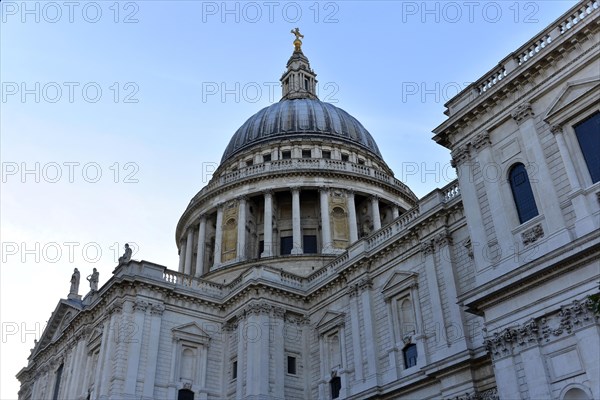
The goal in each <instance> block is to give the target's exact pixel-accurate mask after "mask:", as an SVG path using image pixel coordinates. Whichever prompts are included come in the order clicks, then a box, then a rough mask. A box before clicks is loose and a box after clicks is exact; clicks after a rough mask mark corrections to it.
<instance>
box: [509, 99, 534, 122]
mask: <svg viewBox="0 0 600 400" xmlns="http://www.w3.org/2000/svg"><path fill="white" fill-rule="evenodd" d="M510 115H511V117H513V119H514V120H515V121H516V122H517V124H520V123H521V122H523V121H525V120H526V119H528V118H529V117H533V115H534V114H533V109H532V108H531V103H529V102H524V103H521V104H520V105H519V106H517V108H515V109H514V110H513V111H512V112H511V113H510Z"/></svg>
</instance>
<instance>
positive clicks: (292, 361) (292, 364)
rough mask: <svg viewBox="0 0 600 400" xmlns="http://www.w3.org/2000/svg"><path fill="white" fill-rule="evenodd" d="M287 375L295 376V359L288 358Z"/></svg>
mask: <svg viewBox="0 0 600 400" xmlns="http://www.w3.org/2000/svg"><path fill="white" fill-rule="evenodd" d="M287 373H288V374H290V375H296V357H293V356H288V358H287Z"/></svg>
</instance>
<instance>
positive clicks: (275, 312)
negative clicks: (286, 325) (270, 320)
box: [273, 307, 285, 319]
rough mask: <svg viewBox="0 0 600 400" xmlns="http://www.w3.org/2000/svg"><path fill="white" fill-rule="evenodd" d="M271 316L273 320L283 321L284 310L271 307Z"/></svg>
mask: <svg viewBox="0 0 600 400" xmlns="http://www.w3.org/2000/svg"><path fill="white" fill-rule="evenodd" d="M273 316H274V317H275V318H280V319H284V318H285V308H282V307H273Z"/></svg>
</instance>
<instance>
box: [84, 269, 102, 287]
mask: <svg viewBox="0 0 600 400" xmlns="http://www.w3.org/2000/svg"><path fill="white" fill-rule="evenodd" d="M99 276H100V273H99V272H98V270H96V268H94V272H92V274H91V275H88V277H87V278H86V279H87V280H88V281H89V282H90V290H91V291H92V292H97V291H98V278H99Z"/></svg>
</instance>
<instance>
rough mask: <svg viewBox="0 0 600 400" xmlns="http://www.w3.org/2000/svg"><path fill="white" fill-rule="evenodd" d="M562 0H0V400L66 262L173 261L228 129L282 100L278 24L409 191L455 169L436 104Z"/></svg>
mask: <svg viewBox="0 0 600 400" xmlns="http://www.w3.org/2000/svg"><path fill="white" fill-rule="evenodd" d="M574 3H575V2H574V1H538V2H534V1H519V2H517V1H499V2H486V1H484V2H461V1H459V2H447V1H446V2H434V1H429V2H421V1H418V2H412V1H404V2H401V1H341V2H312V1H307V2H271V3H269V2H260V1H259V2H227V3H223V2H220V1H219V2H200V1H169V2H166V1H137V2H113V1H97V2H75V4H74V5H73V6H72V8H69V7H68V6H65V5H63V2H58V3H52V2H36V1H28V2H25V3H24V2H21V1H18V2H10V1H8V2H7V1H2V3H0V7H1V10H0V11H1V18H2V21H1V28H0V34H1V39H0V40H1V54H0V55H1V60H0V68H1V70H0V74H1V77H0V78H1V81H2V99H1V103H0V107H1V124H0V128H1V158H2V173H3V175H2V192H1V217H2V218H1V235H2V238H1V241H2V258H3V259H2V267H1V269H0V273H1V277H0V278H1V280H0V284H1V290H0V293H1V294H0V296H1V305H0V307H1V320H2V343H1V346H2V349H1V354H2V356H1V357H0V360H1V370H0V373H1V376H0V387H1V389H0V398H1V399H10V398H16V393H17V391H18V382H17V381H16V379H15V378H14V375H15V374H16V373H17V372H18V371H19V370H20V369H21V368H22V367H24V366H25V365H26V358H27V356H28V355H29V349H30V348H31V347H32V346H33V340H34V338H36V337H37V336H38V335H37V333H40V332H41V330H42V328H43V327H44V325H45V323H46V321H47V320H48V318H49V317H50V313H51V312H52V311H53V310H54V308H55V306H56V303H57V301H58V299H59V298H61V297H62V298H65V297H66V295H67V293H68V290H69V279H70V275H71V272H72V271H73V268H74V267H77V268H79V270H80V271H81V273H82V283H81V286H80V293H83V294H85V293H86V292H87V290H88V285H87V284H86V283H87V282H86V281H85V279H84V278H85V276H87V275H88V274H90V273H91V271H92V268H94V267H96V268H98V270H99V271H100V283H101V284H102V283H104V282H105V281H106V280H107V279H108V278H109V277H110V275H111V271H112V270H113V269H114V267H115V266H116V258H117V257H118V256H119V255H120V254H121V253H122V246H123V244H124V243H126V242H135V243H136V246H135V248H136V250H137V251H136V254H134V258H136V259H145V260H150V261H153V262H156V263H159V264H163V265H166V266H167V267H169V268H171V269H176V268H177V249H176V246H175V238H174V233H175V225H176V223H177V221H178V218H179V216H180V215H181V213H182V212H183V211H184V209H185V207H186V205H187V204H188V202H189V200H190V199H191V197H192V196H193V195H194V194H195V193H197V192H198V191H199V190H200V189H201V188H202V187H203V186H204V185H205V184H206V183H207V181H208V180H207V178H208V177H207V173H206V172H207V171H210V170H211V169H213V168H214V166H215V164H216V163H218V162H219V161H220V159H221V154H222V152H223V150H224V149H225V147H226V145H227V143H228V141H229V138H230V137H231V136H232V135H233V133H234V132H235V130H236V129H237V128H238V127H239V126H240V125H241V124H242V123H243V122H244V121H245V120H246V119H247V118H248V117H250V116H251V115H252V114H254V113H255V112H257V111H258V110H259V109H261V108H263V107H265V106H267V105H269V104H271V103H272V102H274V101H278V100H279V98H280V89H279V87H276V88H273V85H274V84H275V83H277V82H278V79H279V77H280V76H281V74H282V73H283V71H284V69H285V63H286V61H287V59H288V58H289V56H290V55H291V53H292V50H293V45H292V41H293V35H292V34H291V33H290V30H291V29H292V28H295V27H300V29H301V32H302V33H303V34H304V35H305V38H304V45H303V50H304V53H305V54H306V56H307V57H308V58H309V60H310V61H311V66H312V67H313V69H314V70H315V71H316V72H317V74H318V80H319V90H320V96H321V99H322V100H325V101H329V102H332V103H335V105H337V106H338V107H341V108H343V109H345V110H346V111H348V112H349V113H350V114H352V115H354V116H355V117H356V118H358V119H359V120H360V121H361V122H362V123H363V125H364V126H365V127H366V128H367V129H368V130H369V131H370V132H371V134H372V135H373V137H374V138H375V140H376V141H377V143H378V145H379V148H380V149H381V152H382V154H383V156H384V159H385V160H386V161H387V163H388V165H389V166H390V167H391V168H392V169H393V170H394V171H395V173H396V177H397V178H399V179H401V180H403V181H404V182H405V183H407V184H408V185H409V186H410V187H411V188H412V189H413V191H414V192H415V193H416V194H417V195H418V196H419V197H421V196H423V195H425V194H427V193H428V192H429V191H431V190H433V189H434V188H436V187H441V186H444V185H445V184H447V183H448V182H449V181H451V180H452V179H453V173H454V172H453V170H452V169H451V168H450V167H449V166H448V163H449V160H450V156H449V152H448V151H447V150H446V149H444V148H441V147H439V146H438V145H436V144H435V143H434V142H433V141H432V140H431V136H432V134H431V130H432V129H433V128H435V127H436V126H437V125H438V124H439V123H441V122H442V121H443V120H444V115H443V111H444V107H443V104H444V103H445V102H446V101H447V100H449V98H450V97H451V96H453V95H454V94H456V93H457V91H458V88H464V87H466V86H467V85H468V83H469V82H472V81H474V80H476V79H478V78H479V77H480V76H481V75H482V74H484V73H486V72H487V71H488V70H490V69H491V68H493V67H494V66H495V65H496V64H497V63H498V62H499V61H500V60H501V59H502V58H504V57H505V56H507V55H508V54H509V53H510V52H512V51H514V50H516V49H517V48H518V47H520V46H521V45H522V44H524V43H525V42H526V41H527V40H529V39H530V38H531V37H532V36H533V35H535V34H537V33H538V32H539V31H541V30H542V29H544V28H545V27H546V26H547V25H548V24H550V23H551V22H553V21H554V20H555V19H556V18H558V17H559V16H560V15H561V14H562V13H564V12H565V11H566V10H567V9H568V8H569V7H571V6H572V5H573V4H574ZM415 88H416V93H415ZM223 89H225V92H224V91H223ZM257 89H260V90H257ZM98 90H100V91H101V94H100V93H99V92H98ZM425 91H427V92H425ZM273 93H274V96H273ZM24 169H28V170H32V171H33V172H31V173H29V174H23V170H24ZM36 170H37V171H38V172H36ZM427 171H429V173H426V172H427ZM98 174H101V175H98ZM36 180H37V181H39V182H36ZM25 250H29V251H30V253H27V252H26V251H25ZM98 252H99V253H98Z"/></svg>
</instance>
